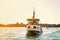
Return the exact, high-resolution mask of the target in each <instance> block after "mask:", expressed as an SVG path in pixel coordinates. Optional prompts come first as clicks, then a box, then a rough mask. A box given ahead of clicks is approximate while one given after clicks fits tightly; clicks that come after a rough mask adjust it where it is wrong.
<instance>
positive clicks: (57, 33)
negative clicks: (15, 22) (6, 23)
mask: <svg viewBox="0 0 60 40" xmlns="http://www.w3.org/2000/svg"><path fill="white" fill-rule="evenodd" d="M0 40H60V28H58V27H57V28H56V27H54V28H53V27H51V28H45V27H43V33H42V35H40V36H39V37H29V38H28V37H26V28H24V27H0Z"/></svg>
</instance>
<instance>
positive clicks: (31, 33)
mask: <svg viewBox="0 0 60 40" xmlns="http://www.w3.org/2000/svg"><path fill="white" fill-rule="evenodd" d="M41 34H42V33H41V32H40V31H27V34H26V36H28V37H30V36H32V37H33V36H40V35H41Z"/></svg>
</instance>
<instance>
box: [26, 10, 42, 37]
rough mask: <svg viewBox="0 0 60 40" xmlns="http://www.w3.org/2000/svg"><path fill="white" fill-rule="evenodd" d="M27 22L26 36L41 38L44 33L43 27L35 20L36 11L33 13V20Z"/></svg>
mask: <svg viewBox="0 0 60 40" xmlns="http://www.w3.org/2000/svg"><path fill="white" fill-rule="evenodd" d="M27 21H28V24H27V27H26V30H27V33H26V36H39V35H41V34H42V33H43V31H42V27H41V26H40V24H39V19H37V18H35V10H34V11H33V16H32V18H29V19H27Z"/></svg>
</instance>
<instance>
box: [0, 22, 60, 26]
mask: <svg viewBox="0 0 60 40" xmlns="http://www.w3.org/2000/svg"><path fill="white" fill-rule="evenodd" d="M39 25H41V26H42V27H60V24H57V25H56V24H42V23H40V24H39ZM26 26H27V24H24V23H20V24H19V23H18V22H17V23H15V24H7V25H5V24H0V27H26Z"/></svg>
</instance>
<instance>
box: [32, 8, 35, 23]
mask: <svg viewBox="0 0 60 40" xmlns="http://www.w3.org/2000/svg"><path fill="white" fill-rule="evenodd" d="M34 19H35V8H34V10H33V16H32V21H33V23H34Z"/></svg>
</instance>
